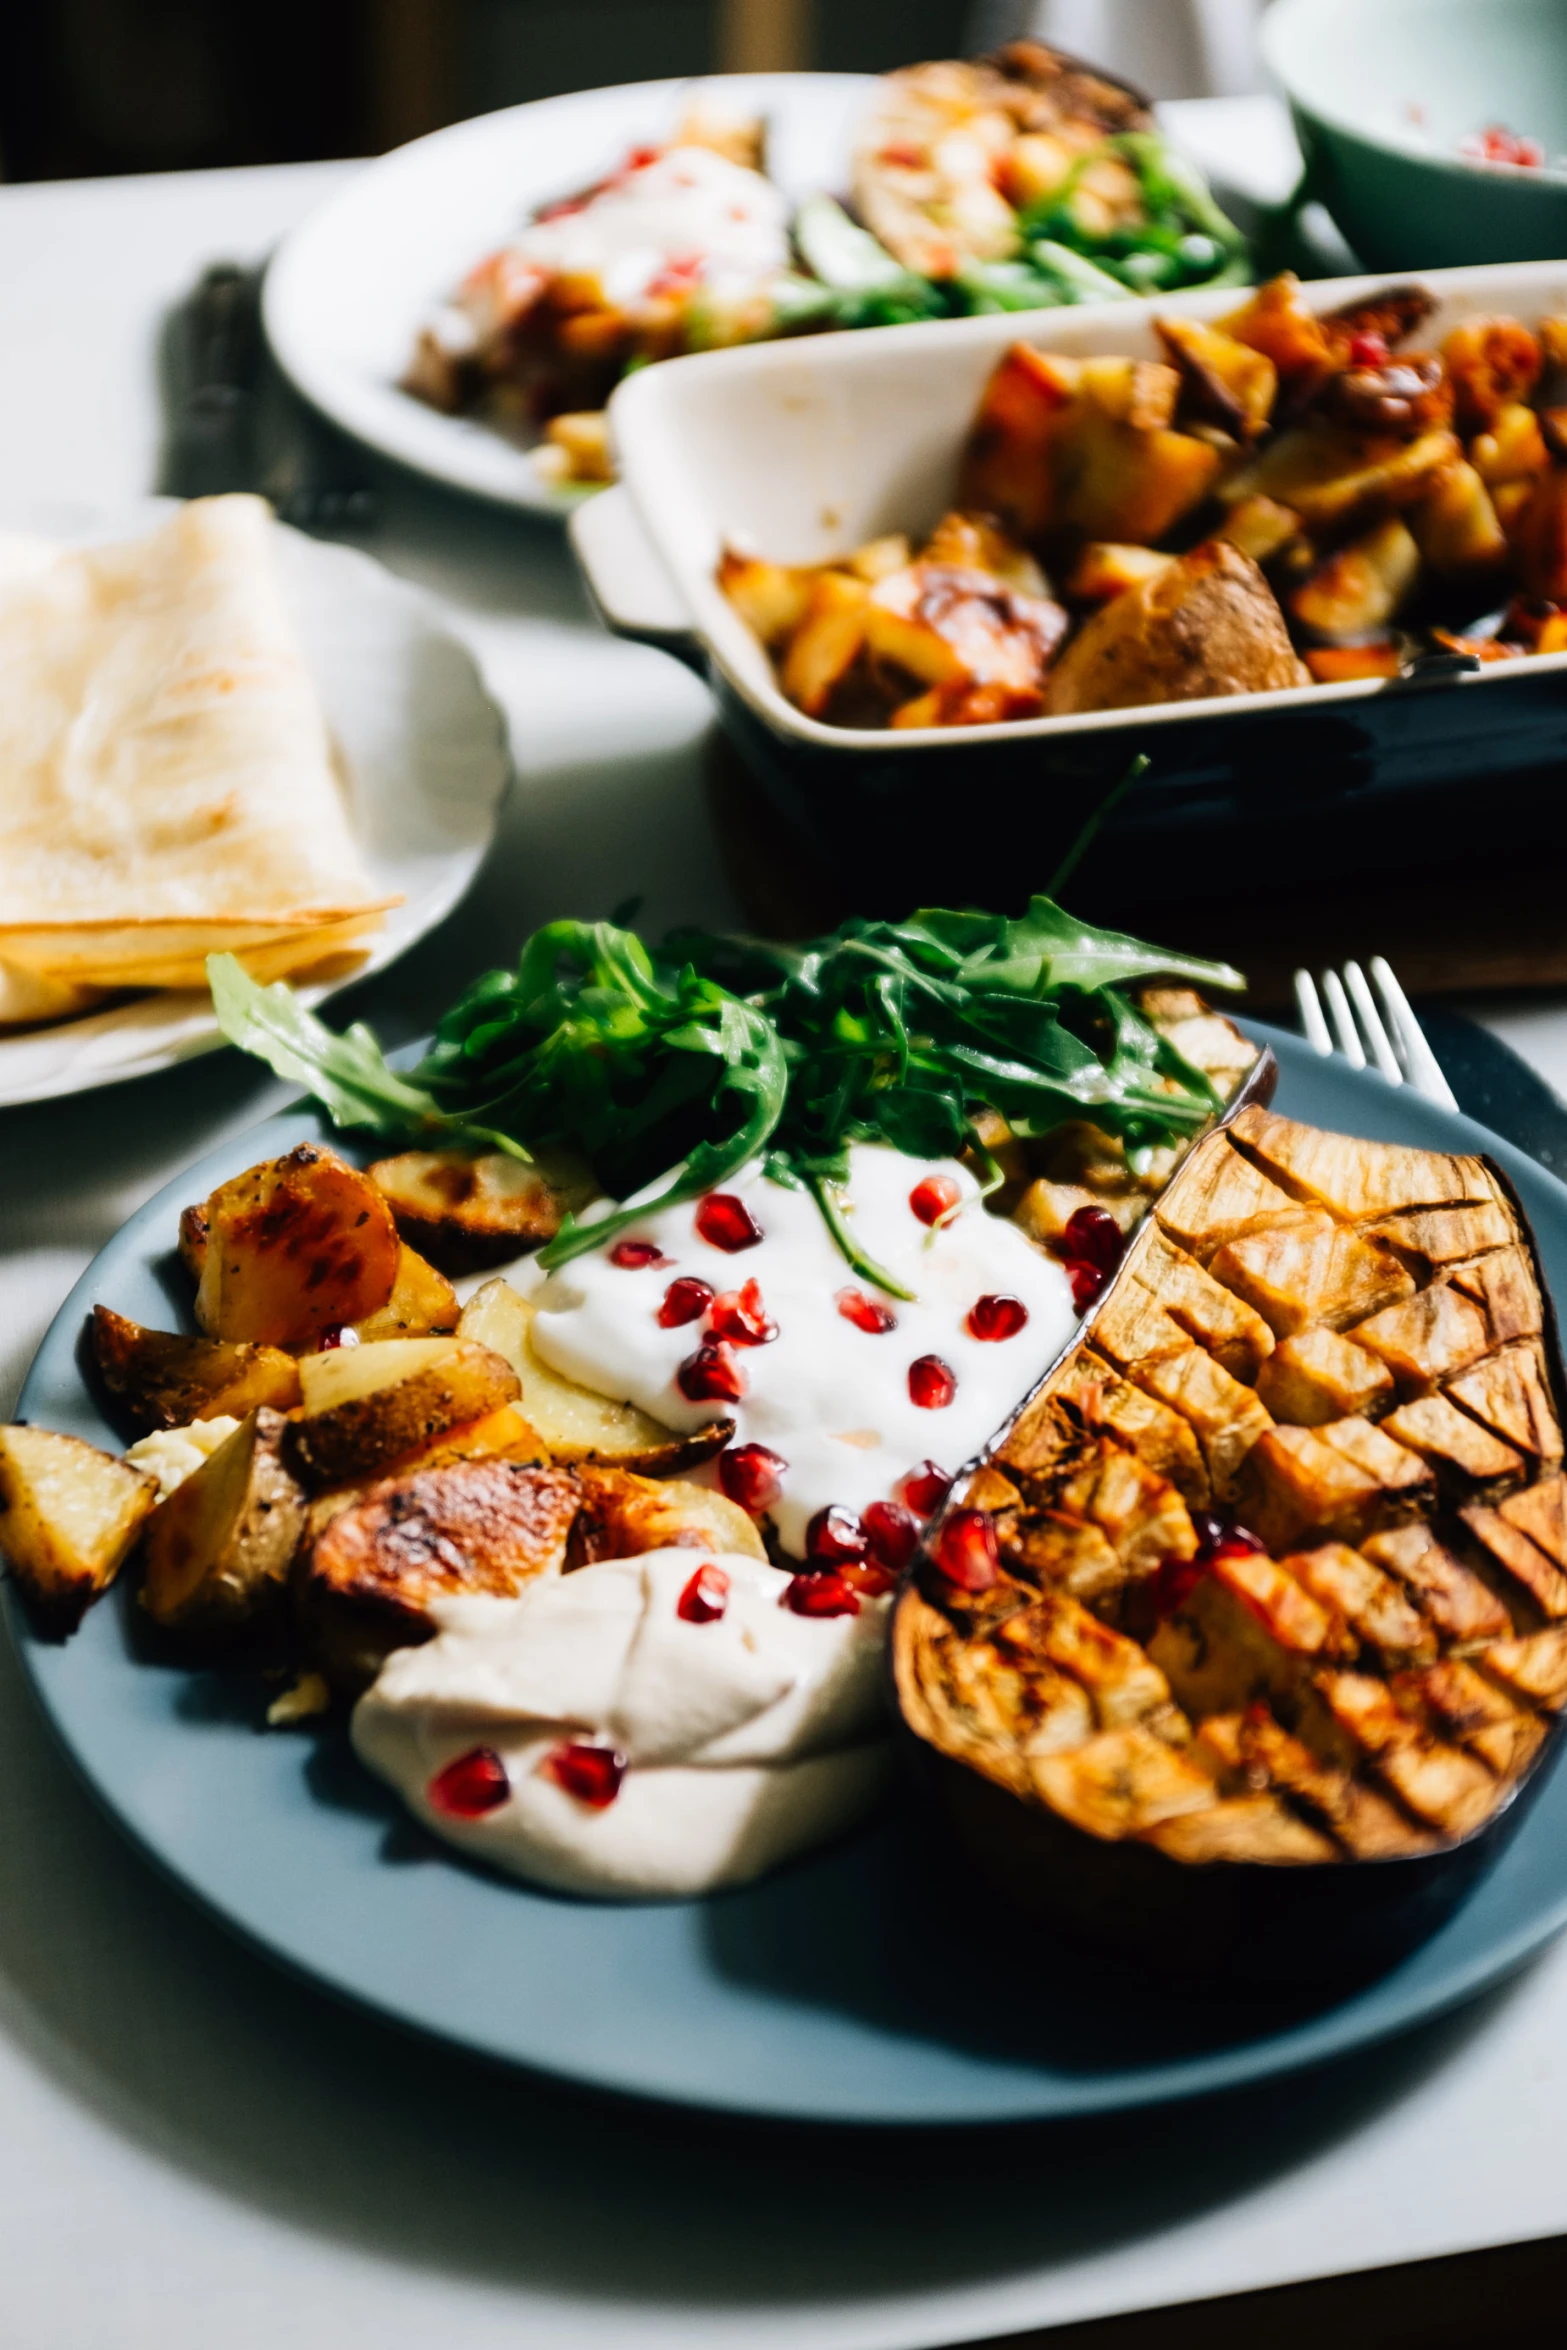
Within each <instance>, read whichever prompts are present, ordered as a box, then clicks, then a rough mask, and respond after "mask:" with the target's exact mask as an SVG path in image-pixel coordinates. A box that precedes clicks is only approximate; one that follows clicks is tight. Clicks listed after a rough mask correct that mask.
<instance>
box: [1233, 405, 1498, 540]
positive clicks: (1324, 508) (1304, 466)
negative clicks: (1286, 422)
mask: <svg viewBox="0 0 1567 2350" xmlns="http://www.w3.org/2000/svg"><path fill="white" fill-rule="evenodd" d="M1463 453H1464V452H1463V449H1462V446H1461V445H1460V443H1459V442H1458V440H1457V439H1456V438H1455V437H1454V435H1453V434H1452V433H1450V432H1442V431H1438V432H1425V433H1421V434H1420V435H1419V436H1418V438H1416V439H1415V440H1412V441H1399V440H1392V439H1388V438H1384V437H1382V436H1367V435H1364V434H1359V433H1351V432H1345V431H1342V430H1340V429H1339V428H1338V427H1336V426H1331V425H1319V424H1303V425H1297V426H1296V427H1295V428H1294V430H1293V431H1290V432H1281V433H1280V435H1279V437H1278V439H1277V440H1276V441H1270V442H1269V443H1268V446H1267V447H1266V448H1265V449H1264V450H1263V452H1262V454H1261V456H1260V457H1255V458H1253V459H1252V461H1251V463H1250V464H1248V465H1245V466H1243V467H1242V469H1241V471H1240V472H1239V473H1234V474H1231V475H1230V477H1229V479H1228V480H1227V481H1225V482H1222V483H1220V484H1219V487H1218V495H1219V496H1220V497H1221V498H1223V499H1224V501H1225V502H1226V504H1228V505H1238V504H1239V503H1240V501H1241V500H1242V499H1243V498H1251V497H1256V496H1258V495H1260V496H1262V497H1265V498H1273V499H1276V500H1277V501H1278V503H1279V504H1280V505H1282V506H1289V507H1291V508H1293V510H1294V512H1295V513H1296V514H1298V515H1299V516H1300V519H1301V522H1302V524H1303V526H1304V527H1305V528H1306V529H1307V530H1308V531H1317V530H1333V531H1338V530H1348V529H1352V528H1353V527H1354V525H1355V524H1356V523H1357V522H1371V521H1374V520H1375V519H1376V517H1377V516H1378V515H1380V514H1386V513H1390V512H1393V511H1395V510H1396V509H1397V508H1399V507H1401V506H1408V505H1411V504H1412V503H1413V502H1414V500H1415V499H1416V498H1418V497H1420V496H1422V495H1423V494H1424V492H1425V490H1426V488H1427V486H1428V485H1429V483H1430V482H1431V480H1432V478H1433V476H1434V475H1436V474H1438V473H1440V472H1441V471H1442V469H1443V467H1444V466H1447V465H1455V464H1457V463H1458V462H1459V460H1460V459H1461V458H1462V456H1463Z"/></svg>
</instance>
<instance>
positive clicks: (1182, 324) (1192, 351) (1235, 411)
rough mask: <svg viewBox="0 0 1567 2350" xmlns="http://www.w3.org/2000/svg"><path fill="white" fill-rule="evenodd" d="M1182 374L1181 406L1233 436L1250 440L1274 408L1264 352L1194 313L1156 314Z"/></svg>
mask: <svg viewBox="0 0 1567 2350" xmlns="http://www.w3.org/2000/svg"><path fill="white" fill-rule="evenodd" d="M1154 329H1155V332H1156V333H1157V335H1158V337H1159V340H1160V341H1161V342H1162V343H1163V345H1164V347H1165V349H1166V350H1167V351H1168V352H1169V354H1170V357H1171V359H1172V360H1173V361H1174V363H1175V365H1176V367H1177V369H1178V370H1179V372H1180V377H1181V408H1182V411H1183V413H1184V414H1186V415H1188V416H1190V417H1193V418H1195V419H1197V421H1198V422H1200V423H1203V424H1216V425H1217V426H1218V427H1219V429H1220V430H1221V432H1227V433H1231V434H1233V436H1234V437H1235V439H1236V440H1238V441H1252V440H1255V439H1256V438H1257V436H1258V434H1259V433H1260V432H1262V431H1263V430H1264V428H1265V427H1266V425H1267V422H1268V418H1269V417H1270V415H1271V414H1272V412H1273V401H1274V395H1275V394H1276V392H1277V391H1278V388H1279V373H1278V369H1277V368H1276V367H1275V366H1274V364H1273V361H1272V360H1271V359H1270V358H1269V357H1268V355H1267V353H1266V352H1265V351H1259V350H1257V349H1255V348H1254V347H1253V346H1252V345H1251V344H1249V343H1243V342H1240V341H1238V340H1237V339H1236V337H1235V336H1234V335H1227V334H1225V333H1224V332H1223V331H1222V329H1220V328H1218V327H1213V326H1203V325H1202V324H1201V323H1200V322H1199V321H1198V320H1197V319H1195V318H1156V319H1155V320H1154Z"/></svg>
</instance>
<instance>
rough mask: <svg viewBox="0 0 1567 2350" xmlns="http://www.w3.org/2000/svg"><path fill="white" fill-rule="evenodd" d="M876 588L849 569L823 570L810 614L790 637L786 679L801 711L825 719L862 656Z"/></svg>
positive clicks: (786, 686)
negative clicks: (837, 690) (834, 696)
mask: <svg viewBox="0 0 1567 2350" xmlns="http://www.w3.org/2000/svg"><path fill="white" fill-rule="evenodd" d="M870 596H871V591H870V589H869V588H868V587H867V585H866V583H865V581H864V580H863V579H854V578H851V577H850V575H849V573H848V572H846V571H823V572H819V573H818V574H817V578H816V582H815V585H814V586H813V587H812V589H811V599H810V602H809V603H808V604H807V606H806V608H805V618H804V619H803V620H802V621H801V623H800V625H799V627H798V628H797V629H796V630H795V632H794V635H793V636H792V637H791V639H790V641H789V649H788V651H787V652H786V653H785V655H784V659H783V669H782V672H781V679H780V681H781V683H782V685H783V690H784V692H785V693H786V694H787V695H788V697H789V699H790V701H791V702H793V703H794V705H795V707H796V708H797V709H800V710H803V711H804V712H805V714H806V716H807V717H808V718H819V717H820V716H821V714H822V712H823V711H824V710H825V709H826V707H827V704H828V702H829V701H830V700H831V699H832V694H833V689H834V687H835V686H838V685H841V684H842V682H843V680H844V679H845V678H846V677H847V676H848V674H849V671H850V670H851V669H852V668H853V667H854V664H855V662H856V661H857V660H858V659H859V657H860V653H861V650H862V649H863V647H864V643H865V615H866V607H867V605H868V604H869V602H870Z"/></svg>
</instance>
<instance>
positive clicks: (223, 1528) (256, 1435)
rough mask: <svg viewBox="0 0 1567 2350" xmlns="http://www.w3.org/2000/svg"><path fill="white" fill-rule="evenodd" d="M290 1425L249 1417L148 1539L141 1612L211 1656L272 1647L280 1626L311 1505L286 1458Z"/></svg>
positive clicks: (152, 1522)
mask: <svg viewBox="0 0 1567 2350" xmlns="http://www.w3.org/2000/svg"><path fill="white" fill-rule="evenodd" d="M288 1425H289V1424H288V1422H287V1420H286V1419H285V1418H284V1416H283V1414H282V1413H281V1412H275V1411H272V1410H270V1409H268V1408H267V1407H266V1406H264V1405H263V1406H262V1407H260V1408H259V1409H258V1410H256V1411H254V1412H252V1413H250V1414H249V1416H248V1417H247V1418H246V1419H245V1420H244V1421H243V1422H242V1423H241V1425H240V1426H239V1427H238V1428H236V1429H235V1431H234V1433H233V1435H232V1436H230V1437H228V1438H227V1439H226V1441H225V1442H224V1443H223V1444H221V1445H220V1446H219V1447H218V1450H217V1451H216V1452H215V1453H213V1454H212V1455H211V1456H210V1457H209V1458H208V1459H207V1460H205V1461H203V1463H202V1465H201V1467H200V1468H199V1469H197V1470H195V1471H193V1473H192V1474H191V1475H190V1476H189V1477H187V1478H186V1479H185V1481H184V1483H183V1484H182V1485H179V1486H177V1487H176V1488H175V1490H174V1492H173V1493H171V1494H170V1495H169V1496H168V1498H167V1500H165V1501H161V1502H160V1503H159V1504H158V1506H157V1508H156V1509H155V1510H154V1511H153V1513H152V1516H151V1517H150V1518H149V1519H148V1521H147V1527H146V1531H145V1534H144V1537H143V1544H142V1552H143V1573H142V1585H141V1594H140V1600H141V1606H142V1607H143V1609H144V1610H145V1611H146V1613H147V1614H148V1615H149V1616H150V1617H151V1618H152V1620H153V1622H154V1623H155V1624H157V1625H158V1626H159V1627H160V1628H161V1629H162V1630H163V1631H165V1632H169V1633H172V1634H174V1635H175V1636H176V1637H177V1638H178V1639H179V1640H180V1641H182V1642H185V1643H189V1644H190V1645H192V1646H194V1647H197V1648H200V1649H203V1650H226V1649H233V1648H235V1647H236V1646H239V1645H241V1644H247V1643H253V1642H263V1641H265V1640H266V1639H267V1638H268V1637H269V1636H270V1635H271V1634H272V1633H274V1632H275V1631H276V1630H277V1629H278V1628H279V1626H280V1622H281V1616H282V1609H283V1603H284V1597H285V1594H286V1592H287V1588H288V1581H289V1575H290V1571H291V1569H292V1566H293V1562H294V1555H295V1553H296V1551H297V1550H298V1548H299V1545H300V1542H301V1540H302V1538H303V1536H304V1532H305V1496H304V1493H303V1490H302V1489H301V1487H300V1486H299V1484H298V1483H297V1482H296V1480H295V1479H294V1477H293V1476H292V1475H291V1474H290V1473H289V1470H288V1468H287V1466H286V1465H285V1461H284V1457H283V1441H284V1437H285V1435H286V1432H287V1429H288Z"/></svg>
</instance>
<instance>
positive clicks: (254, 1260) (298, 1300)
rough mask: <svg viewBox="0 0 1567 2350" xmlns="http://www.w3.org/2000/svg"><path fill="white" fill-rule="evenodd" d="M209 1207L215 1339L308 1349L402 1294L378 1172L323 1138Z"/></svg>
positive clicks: (202, 1309) (207, 1284)
mask: <svg viewBox="0 0 1567 2350" xmlns="http://www.w3.org/2000/svg"><path fill="white" fill-rule="evenodd" d="M206 1214H207V1223H208V1228H209V1238H208V1244H207V1250H206V1257H205V1262H204V1263H203V1266H202V1272H201V1285H200V1288H199V1289H198V1290H197V1293H196V1319H197V1321H198V1322H199V1323H200V1324H201V1327H202V1329H203V1330H205V1331H206V1332H207V1334H208V1336H209V1337H211V1338H237V1339H249V1340H254V1341H258V1342H259V1343H261V1344H262V1345H267V1346H281V1347H287V1348H289V1349H290V1350H291V1351H292V1352H295V1353H306V1352H308V1351H309V1350H310V1349H311V1348H313V1347H317V1346H319V1345H320V1343H321V1340H322V1338H323V1337H324V1336H325V1335H326V1333H327V1332H328V1331H329V1330H333V1329H340V1328H342V1327H343V1326H344V1325H345V1324H348V1323H353V1322H361V1321H363V1320H364V1319H365V1317H366V1316H367V1315H369V1314H373V1313H374V1312H375V1311H376V1309H377V1308H378V1307H380V1306H384V1305H385V1304H386V1301H387V1299H388V1298H389V1297H390V1296H391V1294H392V1289H393V1286H394V1284H395V1282H396V1279H397V1268H398V1257H399V1249H400V1243H399V1241H398V1237H397V1226H396V1225H395V1224H394V1222H393V1221H392V1211H391V1209H390V1208H389V1207H388V1206H387V1203H386V1201H385V1199H384V1198H383V1197H382V1195H381V1193H380V1192H379V1191H378V1190H377V1188H376V1186H375V1185H374V1184H373V1183H372V1182H371V1180H370V1178H369V1176H368V1175H364V1174H361V1172H360V1171H359V1169H358V1168H357V1167H350V1166H349V1164H348V1162H347V1160H346V1159H340V1158H339V1157H338V1156H337V1154H336V1152H335V1151H329V1150H325V1149H323V1148H322V1146H321V1145H320V1144H319V1143H314V1142H304V1143H300V1144H299V1146H298V1147H297V1149H294V1150H291V1151H289V1152H288V1153H287V1154H286V1155H285V1156H284V1157H283V1158H281V1159H268V1160H266V1161H265V1162H264V1163H263V1164H262V1165H260V1166H258V1167H251V1168H249V1169H248V1170H247V1171H246V1173H244V1174H243V1175H236V1176H235V1177H234V1178H233V1180H232V1181H231V1182H228V1183H224V1184H220V1185H219V1187H218V1189H217V1190H216V1191H215V1192H214V1193H213V1194H212V1197H211V1198H210V1199H209V1200H208V1202H207V1208H206Z"/></svg>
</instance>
